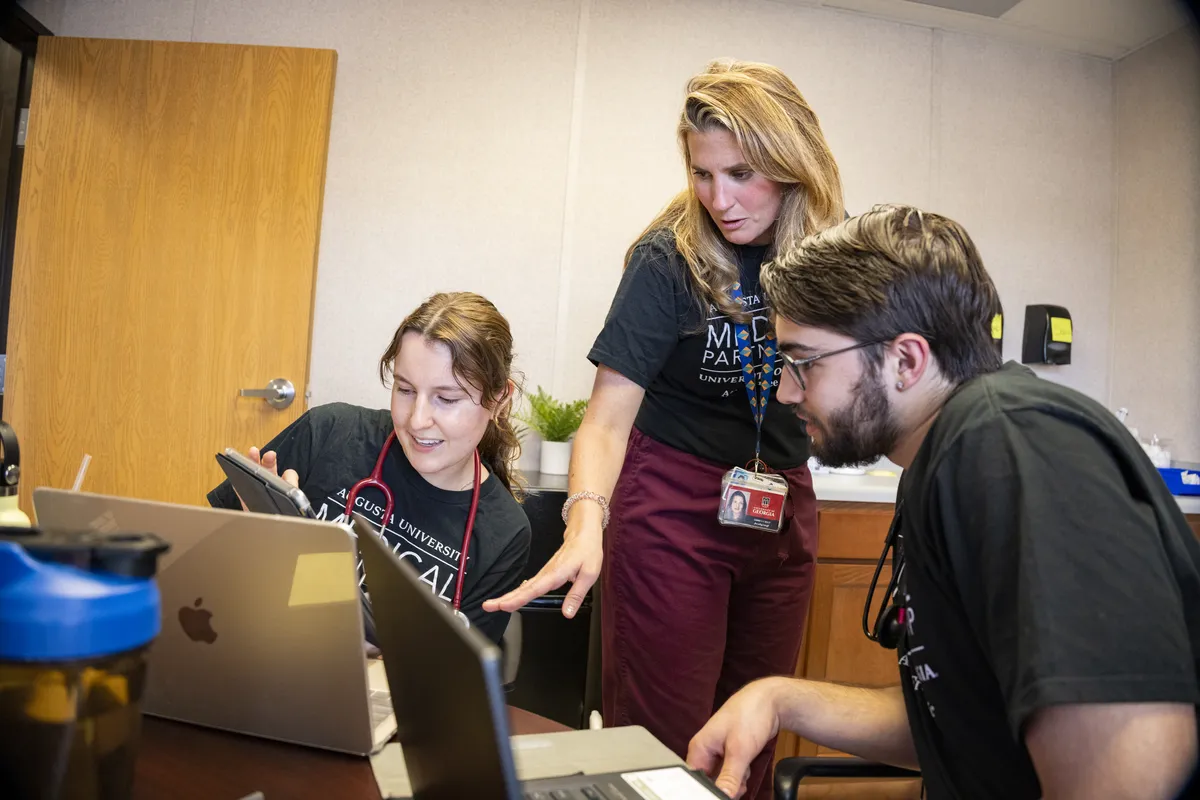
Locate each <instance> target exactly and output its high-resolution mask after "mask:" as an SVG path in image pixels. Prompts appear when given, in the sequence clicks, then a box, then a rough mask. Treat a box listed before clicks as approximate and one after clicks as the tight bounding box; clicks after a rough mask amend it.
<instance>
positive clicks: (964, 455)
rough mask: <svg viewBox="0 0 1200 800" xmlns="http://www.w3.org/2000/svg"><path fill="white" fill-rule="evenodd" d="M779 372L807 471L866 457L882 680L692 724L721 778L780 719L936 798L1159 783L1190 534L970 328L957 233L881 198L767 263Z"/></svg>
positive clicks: (1136, 456) (1098, 412)
mask: <svg viewBox="0 0 1200 800" xmlns="http://www.w3.org/2000/svg"><path fill="white" fill-rule="evenodd" d="M762 284H763V286H764V287H765V289H766V292H767V294H768V296H769V297H770V304H771V306H772V308H774V310H775V315H776V318H775V329H776V334H777V337H778V342H779V349H780V352H781V354H782V356H783V358H784V361H785V365H786V371H787V372H788V374H789V375H790V377H789V378H785V379H783V380H782V381H781V382H780V388H779V399H780V400H781V401H782V402H785V403H789V404H791V405H792V407H793V410H794V412H795V414H796V415H797V416H798V417H800V418H801V419H803V420H805V421H806V422H807V428H808V432H809V435H810V436H811V437H812V452H813V453H814V454H815V455H816V456H817V457H818V458H820V459H821V460H822V461H823V462H824V463H825V464H828V465H830V466H842V465H851V464H864V463H869V462H872V461H874V460H875V459H877V458H878V457H879V456H882V455H886V456H888V457H889V458H890V459H891V460H892V461H894V462H896V463H897V464H899V465H900V466H902V467H904V475H903V477H902V479H901V483H900V488H899V492H898V496H897V505H896V519H895V521H894V523H893V526H894V527H893V533H894V535H895V551H894V559H895V560H894V569H895V573H896V575H897V581H896V585H895V586H894V589H895V591H894V592H892V593H891V594H892V597H889V598H885V602H888V601H894V603H895V607H894V609H893V610H892V611H890V612H889V613H887V614H886V615H884V616H882V617H881V621H880V623H879V624H878V625H877V627H876V630H875V631H874V632H873V638H876V639H877V640H879V641H881V643H884V644H885V645H891V646H894V647H896V648H897V657H898V663H899V669H900V678H901V681H900V683H901V685H900V686H899V687H896V688H892V689H863V688H856V687H850V686H840V685H835V684H829V683H821V682H815V681H804V680H796V679H793V678H766V679H764V680H760V681H757V682H755V683H752V684H750V685H748V686H747V687H745V688H744V689H742V690H741V691H740V692H739V693H737V694H736V695H734V696H733V697H732V698H731V699H730V700H729V701H728V702H727V703H726V704H725V705H724V706H723V707H722V708H721V710H720V711H718V712H717V714H716V715H715V716H714V717H713V718H712V719H711V720H710V721H709V723H708V724H707V725H706V726H705V727H704V729H703V730H701V731H700V733H698V734H697V735H696V737H695V738H694V739H693V740H692V743H691V748H690V751H689V754H688V762H689V764H690V765H692V766H693V767H697V768H701V769H705V770H708V771H709V772H710V774H714V775H715V774H717V768H718V765H719V766H720V772H719V775H717V784H718V786H720V787H721V788H722V789H723V790H724V791H726V792H727V793H728V794H730V795H737V794H739V791H740V788H741V785H742V781H743V778H744V775H745V773H746V768H747V765H748V764H749V763H750V761H751V760H752V759H753V758H754V757H755V756H756V755H757V754H758V752H759V751H760V750H761V749H762V747H763V745H764V744H765V743H766V742H767V741H768V740H770V739H771V738H772V737H773V736H774V735H775V734H776V732H777V731H778V730H779V729H780V728H786V729H789V730H792V731H794V732H796V733H797V734H799V735H800V736H803V737H804V738H806V739H809V740H812V741H814V742H817V743H818V744H821V745H824V746H826V747H832V748H836V749H838V750H842V751H845V752H848V753H851V754H854V755H857V756H860V757H863V758H866V759H870V760H874V761H884V762H887V763H891V764H897V765H902V766H916V767H919V768H920V770H921V773H922V777H923V779H924V781H925V788H926V791H927V795H928V797H929V798H931V800H940V799H941V798H971V800H975V798H1006V799H1008V798H1040V797H1045V798H1054V799H1055V800H1058V799H1059V798H1100V797H1104V798H1139V800H1145V799H1147V798H1170V797H1177V796H1179V794H1180V793H1181V792H1183V791H1186V789H1185V788H1184V786H1185V784H1186V783H1187V781H1188V780H1189V776H1191V775H1192V774H1193V770H1194V768H1195V764H1196V757H1197V715H1196V704H1197V703H1198V702H1200V689H1198V677H1197V676H1198V673H1200V661H1198V658H1200V544H1198V543H1197V540H1196V538H1195V537H1194V535H1193V534H1192V532H1191V530H1190V529H1189V527H1188V525H1187V522H1186V520H1185V518H1184V516H1183V514H1182V512H1181V510H1180V509H1179V506H1178V504H1177V503H1176V502H1175V500H1174V499H1173V498H1172V497H1171V495H1170V494H1169V493H1168V491H1167V488H1166V485H1165V484H1164V482H1163V480H1162V478H1161V477H1160V476H1159V474H1158V472H1157V471H1156V470H1155V469H1154V467H1153V466H1152V465H1151V463H1150V461H1149V460H1148V459H1147V457H1146V456H1145V454H1144V453H1143V451H1142V449H1141V447H1140V446H1139V445H1138V444H1137V442H1136V441H1134V439H1133V438H1132V437H1131V436H1130V435H1129V433H1128V432H1127V431H1126V430H1125V428H1124V427H1123V426H1122V425H1121V424H1120V423H1119V422H1118V421H1117V420H1116V418H1115V417H1114V416H1113V415H1112V414H1111V413H1109V412H1108V411H1107V410H1106V409H1105V408H1104V407H1102V406H1101V405H1099V404H1098V403H1096V402H1094V401H1092V400H1090V399H1088V398H1087V397H1085V396H1084V395H1082V394H1080V393H1078V392H1075V391H1073V390H1071V389H1068V388H1065V387H1063V386H1060V385H1058V384H1055V383H1052V382H1050V381H1045V380H1040V379H1038V378H1037V377H1036V376H1035V375H1034V374H1033V373H1032V372H1031V371H1030V370H1029V369H1028V368H1026V367H1023V366H1021V365H1019V364H1015V363H1008V364H1005V365H1003V366H1002V365H1001V363H1000V359H999V356H998V355H997V354H996V352H995V349H994V344H993V342H992V339H991V335H990V327H991V321H992V318H993V316H994V315H995V314H996V313H998V312H999V310H1000V303H999V298H998V295H997V293H996V289H995V287H994V285H993V284H992V281H991V278H989V276H988V274H987V271H986V270H985V269H984V266H983V263H982V261H981V260H980V257H979V254H978V252H977V251H976V249H975V246H974V244H973V243H972V242H971V239H970V237H969V236H968V235H967V233H966V231H965V230H963V229H962V227H961V226H959V225H958V224H956V223H955V222H953V221H952V220H949V219H946V218H945V217H941V216H938V215H936V214H929V213H924V212H922V211H919V210H917V209H915V208H910V207H899V206H880V207H877V208H875V209H873V210H872V211H870V212H869V213H867V214H864V215H862V216H860V217H856V218H854V219H850V220H848V221H846V222H844V223H843V224H841V225H839V226H837V227H835V228H831V229H829V230H827V231H824V232H823V233H820V234H817V235H815V236H812V237H809V238H808V239H806V240H805V241H804V242H803V243H802V244H801V246H800V247H798V248H797V249H795V250H794V251H792V252H789V253H784V254H782V255H781V256H780V257H779V258H778V259H777V260H776V261H775V262H774V263H772V264H770V265H764V267H763V270H762Z"/></svg>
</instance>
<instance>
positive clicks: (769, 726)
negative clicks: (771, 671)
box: [687, 678, 779, 797]
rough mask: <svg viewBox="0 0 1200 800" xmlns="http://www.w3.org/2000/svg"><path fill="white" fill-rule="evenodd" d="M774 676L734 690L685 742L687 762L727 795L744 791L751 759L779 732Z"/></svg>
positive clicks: (732, 795) (738, 795) (737, 795)
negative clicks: (718, 709) (690, 738)
mask: <svg viewBox="0 0 1200 800" xmlns="http://www.w3.org/2000/svg"><path fill="white" fill-rule="evenodd" d="M776 680H778V679H776V678H765V679H763V680H760V681H755V682H754V683H751V684H749V685H748V686H746V687H745V688H743V689H742V690H741V691H739V692H737V693H736V694H735V695H733V697H731V698H729V700H728V701H726V703H725V705H723V706H721V710H720V711H718V712H717V713H716V714H714V715H713V717H712V719H710V720H709V721H708V723H707V724H706V725H705V726H704V727H703V728H701V729H700V732H699V733H697V734H696V735H695V736H694V737H692V741H691V744H690V745H688V753H687V763H688V766H689V767H691V768H692V769H698V770H703V771H704V772H705V773H707V774H708V776H709V777H710V778H712V779H713V781H714V782H715V783H716V784H717V788H718V789H720V790H721V791H722V792H724V793H725V794H727V795H729V796H730V797H741V796H742V794H744V793H745V791H746V779H747V778H749V777H750V762H751V761H753V760H754V759H755V758H756V757H757V756H758V754H759V753H761V752H762V749H763V748H764V747H765V746H766V744H767V742H769V741H770V740H771V739H772V738H773V737H774V736H775V734H777V733H779V713H778V711H777V710H776V708H775V697H776V692H775V688H774V681H776ZM718 768H719V769H718Z"/></svg>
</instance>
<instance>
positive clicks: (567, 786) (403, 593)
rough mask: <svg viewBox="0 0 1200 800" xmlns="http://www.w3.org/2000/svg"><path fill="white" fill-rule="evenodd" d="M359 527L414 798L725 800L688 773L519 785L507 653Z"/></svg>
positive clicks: (367, 528)
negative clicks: (505, 678) (504, 670)
mask: <svg viewBox="0 0 1200 800" xmlns="http://www.w3.org/2000/svg"><path fill="white" fill-rule="evenodd" d="M354 531H355V534H356V535H357V536H358V549H359V552H360V553H361V554H362V559H363V568H364V569H365V571H366V576H367V585H368V586H370V587H371V605H372V606H373V607H374V609H375V625H376V632H377V634H378V638H379V647H380V650H382V652H383V659H384V668H385V669H386V671H387V678H388V684H389V686H390V688H391V692H392V705H393V707H394V709H395V712H396V723H397V727H398V730H397V734H396V735H397V738H398V740H399V741H400V744H401V746H402V747H403V748H404V762H405V765H406V766H407V769H408V776H409V780H410V781H411V783H412V791H413V800H462V798H466V797H480V798H497V799H500V798H506V800H526V799H527V798H532V799H533V800H543V799H544V800H649V799H650V798H655V800H709V798H712V797H725V795H724V794H722V793H721V792H720V791H719V790H718V789H717V788H716V787H715V786H714V785H713V784H712V782H711V781H709V779H708V778H707V776H705V775H703V774H702V773H697V772H692V771H689V770H687V769H685V768H684V767H668V768H664V769H655V770H638V771H633V772H628V773H612V774H606V775H567V776H563V777H560V778H546V779H542V780H537V781H527V782H525V783H521V782H520V781H518V780H517V771H516V766H515V764H514V762H513V754H512V747H511V744H510V742H509V731H508V711H507V708H506V705H505V702H504V689H503V684H502V681H501V653H500V648H498V647H497V646H496V645H494V644H493V643H492V642H491V641H490V640H488V639H487V638H486V637H485V636H483V635H482V634H481V633H479V632H478V631H475V630H470V629H468V628H467V626H466V625H465V624H464V623H463V622H462V621H461V620H460V619H458V618H457V617H456V616H455V615H454V613H453V612H452V611H451V610H450V608H449V606H447V605H446V604H445V603H443V602H442V601H441V600H439V599H437V598H436V597H434V595H433V592H431V591H430V589H429V586H428V585H426V584H425V583H422V582H421V581H420V580H419V578H418V576H417V573H416V571H415V570H414V569H413V567H412V566H411V565H410V564H409V563H406V562H404V561H402V560H401V559H400V558H398V557H397V556H396V555H395V553H393V552H392V551H391V549H390V548H389V547H388V546H387V545H386V544H385V543H384V542H383V541H381V540H380V538H379V537H378V535H376V534H375V533H374V531H373V529H372V527H371V525H370V524H369V523H368V522H366V521H365V520H364V519H363V518H362V517H360V516H359V515H357V514H355V515H354Z"/></svg>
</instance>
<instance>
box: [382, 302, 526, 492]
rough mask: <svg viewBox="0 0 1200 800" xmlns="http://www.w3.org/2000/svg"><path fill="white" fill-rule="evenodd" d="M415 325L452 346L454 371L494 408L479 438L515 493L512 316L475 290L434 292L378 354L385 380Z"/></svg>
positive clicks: (483, 455) (487, 459)
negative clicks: (405, 336) (509, 391)
mask: <svg viewBox="0 0 1200 800" xmlns="http://www.w3.org/2000/svg"><path fill="white" fill-rule="evenodd" d="M413 331H415V332H416V333H419V334H421V335H422V336H424V337H425V339H426V341H430V342H441V343H443V344H445V345H446V346H447V347H448V348H449V349H450V361H451V363H452V364H453V365H454V374H455V375H457V376H458V377H459V378H460V379H461V380H462V381H463V382H464V383H466V384H468V385H469V386H472V387H474V388H475V389H478V390H479V392H480V393H481V395H482V397H481V400H482V403H483V407H484V408H486V409H488V410H489V411H491V412H493V415H492V419H491V420H490V421H489V422H488V426H487V430H486V431H484V434H483V439H481V440H480V442H479V457H480V460H481V461H483V463H484V465H485V466H486V467H487V468H488V471H490V472H491V473H492V474H493V475H495V476H496V477H497V478H499V479H500V482H501V483H503V484H504V488H506V489H508V491H509V492H511V493H512V495H513V496H514V497H517V496H518V494H517V493H518V491H519V487H518V486H517V485H516V476H515V466H516V462H517V459H518V458H519V457H520V455H521V442H520V439H518V438H517V432H516V429H515V428H514V427H513V424H512V409H513V405H514V404H515V403H516V400H517V398H516V397H515V395H516V393H517V392H519V391H520V389H521V387H520V384H519V383H518V382H517V380H516V378H515V377H514V376H513V374H512V361H513V339H512V331H511V330H510V329H509V326H508V320H507V319H505V318H504V315H503V314H501V313H500V311H499V310H498V309H497V308H496V307H495V306H494V305H492V303H491V301H489V300H488V299H487V298H485V297H481V296H480V295H477V294H474V293H472V292H443V293H440V294H435V295H433V296H432V297H430V298H429V299H427V300H426V301H425V302H424V303H421V305H420V306H418V307H417V310H416V311H414V312H412V313H411V314H409V315H408V316H407V317H406V318H405V319H404V322H401V323H400V327H399V328H397V329H396V333H395V335H393V336H392V341H391V344H389V345H388V347H387V350H386V351H384V354H383V357H382V358H380V359H379V379H380V380H381V381H383V385H384V386H388V385H389V383H390V380H391V377H392V367H393V366H394V365H395V363H396V357H397V356H398V355H399V354H400V340H401V339H403V338H404V334H406V333H409V332H413ZM510 380H511V381H512V382H513V386H514V387H515V388H514V389H513V393H512V396H510V395H509V393H508V387H509V381H510Z"/></svg>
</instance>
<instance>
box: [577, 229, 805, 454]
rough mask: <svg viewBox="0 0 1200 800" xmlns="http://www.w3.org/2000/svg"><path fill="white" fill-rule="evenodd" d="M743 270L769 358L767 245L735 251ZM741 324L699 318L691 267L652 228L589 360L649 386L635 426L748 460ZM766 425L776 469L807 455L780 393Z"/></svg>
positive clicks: (679, 444) (753, 326)
mask: <svg viewBox="0 0 1200 800" xmlns="http://www.w3.org/2000/svg"><path fill="white" fill-rule="evenodd" d="M735 250H736V252H737V255H738V259H739V263H740V266H741V285H742V292H743V296H742V307H743V308H744V309H745V310H746V311H747V312H748V313H749V314H750V315H751V320H750V322H749V323H748V328H749V332H750V334H751V337H752V339H753V341H754V343H755V345H756V348H755V349H756V352H755V353H754V361H755V363H756V364H761V363H762V353H761V350H760V348H761V346H762V344H763V342H764V341H765V340H766V339H767V338H768V336H769V334H770V313H769V309H768V307H767V304H766V302H765V299H764V298H763V296H762V294H761V292H760V290H759V280H758V278H759V269H760V267H761V265H762V261H763V258H764V256H765V255H766V251H767V248H766V247H736V248H735ZM736 327H737V326H736V324H735V323H734V322H733V321H732V320H730V319H729V317H728V316H726V315H724V314H722V313H720V312H719V311H718V310H717V309H716V308H715V307H713V306H709V307H708V310H707V311H706V313H705V314H703V315H701V313H700V309H699V306H698V305H697V304H696V302H695V299H694V296H693V294H692V292H691V289H690V278H689V273H688V269H687V264H686V263H685V262H684V260H683V258H682V257H681V256H680V255H679V253H678V252H677V251H676V249H675V244H674V239H673V238H672V237H671V236H670V235H669V234H666V233H658V234H652V235H650V236H648V237H647V238H646V239H644V240H643V241H642V242H641V243H639V244H638V246H637V247H636V248H635V249H634V253H633V256H632V258H631V259H630V262H629V265H628V266H627V267H626V268H625V271H624V272H623V273H622V275H621V283H620V285H619V287H618V288H617V293H616V296H615V297H614V298H613V302H612V306H611V307H610V309H609V312H608V317H607V319H606V320H605V323H604V328H603V329H602V330H601V331H600V334H599V335H598V336H597V337H596V341H595V344H594V345H593V346H592V349H591V352H589V353H588V359H589V360H590V361H591V362H592V363H593V364H603V365H604V366H607V367H609V368H611V369H613V370H615V371H617V372H619V373H621V374H622V375H623V376H625V377H626V378H628V379H629V380H631V381H633V382H634V383H636V384H638V385H639V386H641V387H643V388H644V389H645V390H646V395H645V398H644V400H643V401H642V406H641V408H640V409H639V411H638V416H637V420H636V421H635V424H636V425H637V427H638V429H639V430H641V431H642V432H643V433H645V434H646V435H647V436H650V437H651V438H654V439H657V440H658V441H660V442H663V443H664V444H667V445H670V446H671V447H674V448H676V449H678V450H682V451H684V452H686V453H691V454H692V455H696V456H700V457H701V458H705V459H708V460H709V461H713V462H716V463H719V464H722V465H729V466H733V465H745V464H747V463H748V462H749V461H750V460H751V459H752V458H753V457H754V436H755V431H754V417H753V414H752V412H751V409H750V400H749V398H748V397H747V396H746V389H745V386H744V384H743V383H742V373H741V366H740V364H739V362H738V358H737V347H736V339H735V334H736ZM782 366H783V363H782V361H777V362H776V365H775V374H774V375H773V376H772V380H771V384H772V387H773V388H772V393H771V402H770V403H769V404H768V406H767V414H766V419H765V421H764V423H763V439H762V453H763V459H764V460H765V461H766V462H767V464H768V465H770V466H771V467H772V468H773V469H790V468H792V467H796V466H799V465H801V464H803V463H804V462H805V461H807V460H808V436H807V433H806V432H805V429H804V425H803V423H801V422H800V420H798V419H797V418H796V416H795V415H794V414H793V413H792V411H791V409H790V408H788V407H786V406H784V405H783V404H781V403H779V402H778V399H777V397H776V392H775V389H777V388H778V386H779V379H780V375H781V374H782V373H781V370H782Z"/></svg>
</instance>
